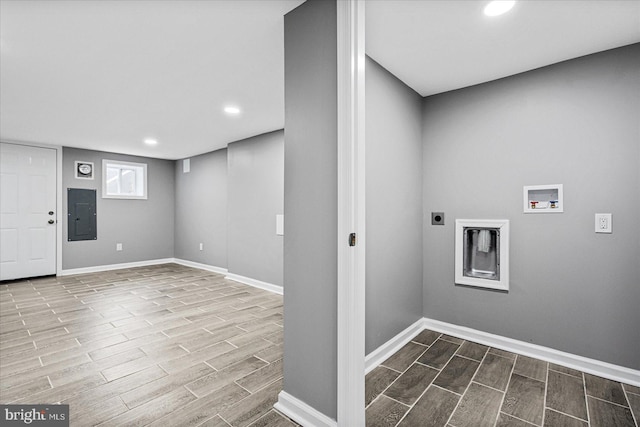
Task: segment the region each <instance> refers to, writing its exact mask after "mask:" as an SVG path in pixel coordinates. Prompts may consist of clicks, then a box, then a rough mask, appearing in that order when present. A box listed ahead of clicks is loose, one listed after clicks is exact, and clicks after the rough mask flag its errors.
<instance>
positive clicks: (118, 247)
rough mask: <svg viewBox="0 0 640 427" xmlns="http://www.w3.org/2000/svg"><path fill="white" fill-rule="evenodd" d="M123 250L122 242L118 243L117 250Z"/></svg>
mask: <svg viewBox="0 0 640 427" xmlns="http://www.w3.org/2000/svg"><path fill="white" fill-rule="evenodd" d="M121 250H122V243H116V251H121Z"/></svg>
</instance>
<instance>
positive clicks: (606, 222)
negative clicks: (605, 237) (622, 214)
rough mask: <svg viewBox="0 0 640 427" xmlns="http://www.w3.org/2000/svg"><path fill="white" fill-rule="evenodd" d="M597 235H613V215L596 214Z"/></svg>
mask: <svg viewBox="0 0 640 427" xmlns="http://www.w3.org/2000/svg"><path fill="white" fill-rule="evenodd" d="M596 233H611V214H610V213H597V214H596Z"/></svg>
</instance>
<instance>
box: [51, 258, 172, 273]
mask: <svg viewBox="0 0 640 427" xmlns="http://www.w3.org/2000/svg"><path fill="white" fill-rule="evenodd" d="M174 261H175V260H174V259H173V258H162V259H152V260H148V261H136V262H124V263H121V264H108V265H96V266H94V267H83V268H70V269H67V270H61V271H60V272H59V273H58V276H70V275H72V274H86V273H98V272H100V271H110V270H121V269H123V268H134V267H148V266H150V265H158V264H168V263H172V262H174Z"/></svg>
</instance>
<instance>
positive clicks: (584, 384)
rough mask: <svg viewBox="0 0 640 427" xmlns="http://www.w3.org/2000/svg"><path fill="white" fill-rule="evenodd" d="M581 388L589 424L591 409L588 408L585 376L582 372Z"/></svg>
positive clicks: (589, 423)
mask: <svg viewBox="0 0 640 427" xmlns="http://www.w3.org/2000/svg"><path fill="white" fill-rule="evenodd" d="M582 390H583V391H584V403H585V405H586V409H587V423H588V425H589V426H591V411H590V410H589V398H588V397H587V377H586V375H585V374H584V372H583V373H582Z"/></svg>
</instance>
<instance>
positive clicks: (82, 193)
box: [67, 188, 98, 242]
mask: <svg viewBox="0 0 640 427" xmlns="http://www.w3.org/2000/svg"><path fill="white" fill-rule="evenodd" d="M67 212H68V214H67V217H68V227H67V240H68V241H70V242H73V241H77V240H97V238H98V237H97V234H96V232H97V231H96V228H97V227H96V224H97V221H96V220H97V212H96V190H87V189H84V188H67Z"/></svg>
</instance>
